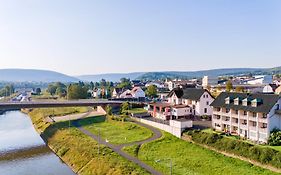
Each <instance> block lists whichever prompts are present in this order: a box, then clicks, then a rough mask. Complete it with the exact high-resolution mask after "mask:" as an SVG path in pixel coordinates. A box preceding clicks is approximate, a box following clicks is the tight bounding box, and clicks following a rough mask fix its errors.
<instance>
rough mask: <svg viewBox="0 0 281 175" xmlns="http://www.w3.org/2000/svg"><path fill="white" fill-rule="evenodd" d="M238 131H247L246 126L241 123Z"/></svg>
mask: <svg viewBox="0 0 281 175" xmlns="http://www.w3.org/2000/svg"><path fill="white" fill-rule="evenodd" d="M240 129H244V130H248V126H247V124H243V123H241V124H240Z"/></svg>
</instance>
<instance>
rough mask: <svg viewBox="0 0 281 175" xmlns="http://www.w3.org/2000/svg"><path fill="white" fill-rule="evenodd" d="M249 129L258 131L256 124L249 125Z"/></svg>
mask: <svg viewBox="0 0 281 175" xmlns="http://www.w3.org/2000/svg"><path fill="white" fill-rule="evenodd" d="M249 130H251V131H257V127H256V126H249Z"/></svg>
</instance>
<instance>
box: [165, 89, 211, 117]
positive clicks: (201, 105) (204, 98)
mask: <svg viewBox="0 0 281 175" xmlns="http://www.w3.org/2000/svg"><path fill="white" fill-rule="evenodd" d="M178 91H182V92H178ZM213 101H214V97H213V96H212V95H211V94H210V92H209V91H208V90H206V89H197V88H185V89H181V88H176V89H174V90H173V91H171V92H170V93H169V95H168V103H173V104H185V105H188V106H190V107H191V108H192V110H191V114H192V115H196V116H203V115H208V116H211V115H212V113H213V109H212V107H211V106H210V104H211V103H212V102H213Z"/></svg>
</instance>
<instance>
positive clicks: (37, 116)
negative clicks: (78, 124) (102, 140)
mask: <svg viewBox="0 0 281 175" xmlns="http://www.w3.org/2000/svg"><path fill="white" fill-rule="evenodd" d="M46 111H48V110H46V109H34V110H33V111H32V112H30V113H29V115H30V117H31V119H32V122H33V123H34V125H35V127H36V129H37V130H38V131H39V132H42V134H41V136H42V137H43V138H45V140H46V141H47V143H48V145H49V146H50V147H51V148H52V149H53V150H54V152H55V153H56V154H57V155H58V156H59V157H60V158H61V159H62V160H63V161H64V162H66V163H67V164H68V165H69V166H70V167H71V168H72V169H73V170H74V171H75V172H76V173H77V174H79V175H92V174H93V175H94V174H96V175H100V174H101V175H106V174H114V175H123V174H132V175H143V174H144V175H146V174H149V173H148V172H146V171H145V170H144V169H142V168H141V167H139V166H138V165H136V164H134V163H132V162H130V161H128V160H126V159H125V158H123V157H122V156H120V155H118V154H117V153H115V152H113V151H112V150H111V149H109V148H107V147H105V146H103V145H100V154H98V144H97V142H96V141H95V140H93V139H92V138H90V137H88V136H87V135H85V134H83V133H82V132H80V131H79V130H78V129H77V128H75V127H71V128H68V122H60V123H55V124H52V125H50V124H49V123H46V122H45V121H44V120H43V117H42V116H44V115H45V114H44V112H46ZM57 114H59V113H58V111H57ZM60 115H62V114H60Z"/></svg>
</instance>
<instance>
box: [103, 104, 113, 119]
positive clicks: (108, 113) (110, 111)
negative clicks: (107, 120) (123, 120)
mask: <svg viewBox="0 0 281 175" xmlns="http://www.w3.org/2000/svg"><path fill="white" fill-rule="evenodd" d="M105 110H106V114H107V115H108V116H110V115H112V107H111V106H110V105H107V106H106V109H105Z"/></svg>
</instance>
